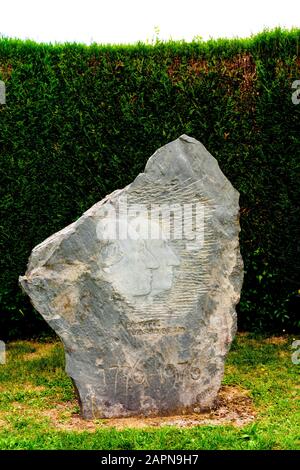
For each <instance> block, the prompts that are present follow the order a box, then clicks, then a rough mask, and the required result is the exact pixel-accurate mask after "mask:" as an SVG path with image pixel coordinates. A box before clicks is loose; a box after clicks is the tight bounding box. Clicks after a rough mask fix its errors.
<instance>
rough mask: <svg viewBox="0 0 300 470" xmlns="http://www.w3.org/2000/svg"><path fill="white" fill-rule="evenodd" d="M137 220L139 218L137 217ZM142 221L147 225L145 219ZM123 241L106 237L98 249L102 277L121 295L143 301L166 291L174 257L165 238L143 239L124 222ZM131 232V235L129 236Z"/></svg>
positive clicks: (175, 263) (176, 260)
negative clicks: (125, 233)
mask: <svg viewBox="0 0 300 470" xmlns="http://www.w3.org/2000/svg"><path fill="white" fill-rule="evenodd" d="M140 222H141V220H140ZM142 222H144V224H148V223H149V221H148V219H146V218H145V219H144V220H143V221H142ZM128 226H129V227H128V234H129V236H130V235H131V238H130V237H129V236H128V238H127V239H125V240H120V239H115V240H107V241H106V243H105V244H104V246H103V247H102V249H101V251H100V257H99V264H100V268H101V269H102V271H103V275H104V278H106V279H107V280H108V281H109V282H110V283H111V284H112V285H113V286H114V288H115V290H117V291H118V292H120V293H121V294H122V295H123V296H124V297H125V298H128V299H130V300H131V301H134V302H136V301H138V298H139V297H140V298H142V299H143V300H145V298H146V299H150V298H151V297H153V296H155V295H157V294H159V293H160V292H163V291H165V290H168V289H170V288H171V287H172V283H173V269H174V267H175V266H179V265H180V261H179V258H178V256H177V255H176V254H175V253H174V250H173V249H172V248H171V246H170V245H169V244H168V242H167V240H165V239H145V238H144V237H143V235H142V231H140V232H138V231H136V230H135V232H133V226H132V225H131V224H130V222H129V223H128ZM133 233H134V236H133Z"/></svg>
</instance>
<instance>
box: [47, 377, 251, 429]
mask: <svg viewBox="0 0 300 470" xmlns="http://www.w3.org/2000/svg"><path fill="white" fill-rule="evenodd" d="M72 409H73V410H74V403H69V404H59V405H58V406H57V407H56V408H55V409H49V410H45V411H43V412H42V414H43V416H47V417H48V418H49V419H50V422H51V424H52V425H53V426H54V427H55V428H58V429H64V430H72V431H76V430H78V431H83V430H86V431H95V430H96V429H99V428H109V427H113V428H116V429H118V430H122V429H125V428H137V429H141V428H146V427H161V426H175V427H180V428H182V427H191V426H199V425H216V426H218V425H219V426H220V425H226V424H231V425H234V426H239V427H241V426H245V425H246V424H249V423H251V422H252V421H254V419H255V416H256V412H255V409H254V407H253V403H252V400H251V398H250V397H249V395H248V392H247V391H246V390H243V389H241V388H239V387H229V386H223V387H222V388H221V390H220V392H219V394H218V398H217V402H216V406H215V407H214V409H212V410H210V411H208V412H204V413H192V414H186V415H174V416H165V417H161V416H159V417H131V418H109V419H97V420H84V419H82V418H81V417H80V415H79V414H78V413H74V411H72Z"/></svg>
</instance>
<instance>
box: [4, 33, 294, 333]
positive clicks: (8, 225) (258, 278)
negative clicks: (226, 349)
mask: <svg viewBox="0 0 300 470" xmlns="http://www.w3.org/2000/svg"><path fill="white" fill-rule="evenodd" d="M299 45H300V30H292V31H282V30H279V29H276V30H274V31H271V32H264V33H261V34H259V35H257V36H254V37H252V38H250V39H245V40H216V41H215V40H211V41H208V42H201V41H194V42H192V43H185V42H168V43H162V42H160V41H157V42H156V43H155V44H152V45H147V44H141V43H138V44H136V45H130V46H100V45H91V46H84V45H80V44H64V45H45V44H36V43H34V42H31V41H19V40H11V39H5V38H2V39H0V80H2V81H4V82H5V85H6V104H5V105H0V185H1V188H0V191H1V201H0V213H1V223H0V246H1V259H0V264H1V267H0V271H1V274H0V275H1V278H0V304H1V305H0V336H1V337H2V338H5V337H7V336H8V335H10V336H15V335H18V334H20V333H21V332H22V334H23V335H24V334H26V335H27V334H33V333H36V332H41V331H45V328H46V326H45V323H44V322H43V320H42V319H41V318H40V316H39V315H38V314H37V313H36V312H34V310H33V308H32V307H31V306H30V303H29V301H28V299H27V298H26V296H25V295H24V294H22V292H21V290H20V288H19V287H18V276H19V274H23V273H24V272H25V269H26V263H27V259H28V256H29V254H30V252H31V250H32V248H33V247H34V246H35V245H36V244H37V243H39V242H41V241H42V240H43V239H44V238H45V237H47V236H49V235H50V234H52V233H53V232H55V231H57V230H59V229H61V228H63V227H64V226H65V225H67V224H69V223H71V222H72V221H74V220H75V219H76V218H77V217H78V216H80V215H81V213H82V212H83V211H84V210H86V209H87V208H89V207H90V206H91V205H92V204H93V203H95V202H96V201H98V200H100V199H101V198H102V197H104V196H105V195H106V194H107V193H109V192H111V191H113V190H114V189H116V188H121V187H123V186H124V185H126V184H128V183H129V182H131V181H132V179H133V178H134V177H135V176H136V175H137V174H138V173H139V172H141V171H143V168H144V165H145V162H146V161H147V159H148V158H149V156H150V155H151V154H152V153H153V152H154V151H155V150H156V148H157V147H159V146H161V145H163V144H165V143H167V142H168V141H170V140H173V139H175V138H177V137H178V136H179V135H181V134H183V133H186V134H189V135H191V136H193V137H195V138H196V139H199V140H200V141H202V142H203V144H204V145H205V146H206V148H207V149H208V150H209V151H210V152H211V153H212V154H213V155H214V156H215V157H216V158H217V160H218V162H219V164H220V167H221V169H222V171H223V172H224V173H225V175H226V176H227V177H228V178H229V179H230V181H231V182H232V183H233V185H234V186H235V187H236V188H237V189H238V191H239V192H240V204H241V227H242V231H241V249H242V255H243V258H244V263H245V282H244V287H243V293H242V298H241V302H240V305H239V322H240V328H247V329H268V330H270V329H273V330H276V329H291V328H295V327H296V326H297V324H298V326H299V319H297V317H296V314H297V309H298V308H299V304H297V299H298V297H297V292H298V289H299V288H300V281H299V279H300V276H299V271H300V263H299V254H300V253H299V245H297V244H298V242H299V238H300V236H299V235H300V234H299V216H300V209H299V200H300V188H299V176H300V175H299V162H300V158H299V157H300V132H299V131H300V104H299V105H298V106H297V104H293V102H292V93H293V90H292V84H293V82H294V81H295V80H300V52H299Z"/></svg>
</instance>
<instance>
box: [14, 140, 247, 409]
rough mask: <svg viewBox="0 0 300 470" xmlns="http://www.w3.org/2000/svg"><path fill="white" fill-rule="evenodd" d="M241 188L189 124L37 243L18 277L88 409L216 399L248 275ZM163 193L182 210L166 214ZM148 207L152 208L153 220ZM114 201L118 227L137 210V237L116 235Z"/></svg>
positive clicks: (194, 405) (193, 404)
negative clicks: (139, 168)
mask: <svg viewBox="0 0 300 470" xmlns="http://www.w3.org/2000/svg"><path fill="white" fill-rule="evenodd" d="M238 199H239V194H238V192H237V191H236V190H235V189H234V188H233V187H232V185H231V183H230V182H229V181H228V180H227V178H226V177H225V176H224V175H223V173H222V172H221V170H220V168H219V166H218V163H217V161H216V160H215V158H214V157H212V155H210V153H209V152H208V151H207V150H206V149H205V147H204V146H203V145H202V144H201V143H200V142H198V141H197V140H195V139H193V138H191V137H188V136H186V135H182V136H181V137H179V138H178V139H177V140H175V141H173V142H171V143H169V144H167V145H165V146H164V147H162V148H160V149H159V150H157V151H156V152H155V153H154V154H153V155H152V157H151V158H150V159H149V161H148V162H147V165H146V168H145V172H144V173H142V174H139V175H138V176H137V178H136V179H135V180H134V181H133V183H131V184H130V185H128V186H127V187H125V188H124V189H122V190H117V191H114V192H113V193H112V194H110V195H109V196H107V197H106V198H105V199H103V200H102V201H100V202H98V203H97V204H95V205H94V206H93V207H91V208H90V209H89V210H88V211H87V212H85V213H84V214H83V215H82V217H80V218H79V219H78V220H77V221H76V222H74V223H73V224H71V225H69V226H68V227H66V228H64V229H63V230H61V231H60V232H58V233H56V234H54V235H52V236H51V237H49V238H48V239H47V240H45V241H44V242H42V243H41V244H40V245H38V246H36V247H35V248H34V250H33V251H32V254H31V257H30V259H29V264H28V269H27V272H26V274H25V276H22V277H20V284H21V285H22V287H23V289H24V290H25V291H26V292H27V293H28V295H29V296H30V298H31V301H32V303H33V305H34V307H35V308H36V309H37V310H38V311H39V312H40V313H41V315H42V316H43V317H44V318H45V320H46V321H47V322H48V323H49V324H50V326H51V327H52V328H53V329H54V330H55V332H56V333H57V334H58V335H59V337H60V338H61V340H62V342H63V344H64V347H65V353H66V371H67V373H68V374H69V376H70V377H71V378H72V380H73V383H74V385H75V388H76V390H77V392H78V396H79V400H80V404H81V408H82V413H83V416H84V417H85V418H93V417H118V416H132V415H139V414H141V415H156V414H157V415H166V414H169V413H174V412H177V413H178V412H179V413H183V412H187V411H198V410H200V409H204V408H208V407H211V406H212V405H213V403H214V400H215V398H216V395H217V392H218V390H219V388H220V385H221V380H222V376H223V370H224V361H225V357H226V354H227V352H228V349H229V347H230V344H231V342H232V339H233V337H234V335H235V332H236V312H235V305H236V303H237V302H238V300H239V296H240V290H241V285H242V278H243V263H242V259H241V256H240V251H239V231H240V228H239V220H238V216H239V204H238ZM124 200H126V202H127V207H129V208H130V210H131V213H130V216H129V217H127V218H126V214H125V215H124V213H123V212H122V210H123V209H120V207H123V206H121V203H123V202H124ZM137 204H140V207H137V206H134V205H137ZM142 204H144V206H141V205H142ZM162 204H164V205H165V206H163V207H168V205H169V206H170V205H171V206H172V208H173V209H174V208H175V209H176V207H177V209H178V210H177V209H176V210H175V209H174V210H173V212H172V211H171V217H167V215H168V214H167V212H162V215H161V216H159V211H160V210H161V207H162ZM174 204H177V206H175V205H174ZM159 205H160V206H159ZM145 207H146V209H150V207H152V209H154V210H153V211H152V213H151V221H150V223H149V224H148V225H147V223H148V222H149V212H147V211H145ZM191 207H193V209H189V208H191ZM195 207H196V208H199V207H200V208H201V207H202V209H203V210H202V212H201V211H199V213H198V212H197V211H196V209H195ZM182 208H185V212H184V219H183V216H182V213H181V212H180V210H181V209H182ZM112 210H115V211H119V212H117V218H118V220H119V230H120V231H121V230H122V229H123V228H124V226H126V221H129V228H130V236H129V237H128V236H127V238H126V237H123V238H122V236H121V237H120V236H119V239H113V238H112V234H113V229H112V227H113V222H114V220H113V218H112V215H111V214H113V212H111V211H112ZM189 210H190V212H189ZM197 210H198V209H197ZM195 213H197V214H198V215H195ZM156 215H157V218H155V216H156ZM197 217H198V219H197ZM183 220H184V223H183V227H184V233H183V236H182V230H181V226H180V222H182V221H183ZM168 223H170V232H168ZM187 226H188V227H189V230H185V228H186V227H187ZM126 227H127V226H126ZM145 227H147V228H148V230H150V231H151V237H152V238H151V237H150V238H149V233H147V235H148V236H145V233H146V232H145ZM149 227H150V229H149ZM158 227H161V229H162V235H161V236H156V239H153V233H154V232H155V230H157V229H158ZM123 233H124V232H123ZM120 238H121V239H120Z"/></svg>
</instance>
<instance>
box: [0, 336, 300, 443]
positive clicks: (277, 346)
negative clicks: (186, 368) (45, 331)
mask: <svg viewBox="0 0 300 470" xmlns="http://www.w3.org/2000/svg"><path fill="white" fill-rule="evenodd" d="M293 339H294V338H293V337H291V336H284V337H280V338H276V337H273V338H263V337H254V336H253V335H250V334H243V335H238V336H237V338H236V340H235V341H234V344H233V346H232V349H231V352H230V354H229V356H228V360H227V363H226V372H225V377H224V382H223V383H224V385H226V386H227V387H237V386H238V387H239V388H241V389H242V390H248V392H249V396H250V397H251V399H252V401H253V407H254V408H255V410H256V417H255V420H254V421H253V422H252V423H251V424H248V425H246V426H243V427H237V426H234V425H224V424H223V425H209V426H208V425H199V426H194V427H188V428H176V427H174V426H163V427H157V428H154V427H149V428H143V429H135V428H128V429H126V428H125V429H123V430H117V429H115V428H114V427H110V426H109V425H108V424H107V420H97V421H96V422H94V423H86V422H82V421H81V420H80V419H79V418H78V417H76V416H77V414H78V411H79V409H78V405H77V402H76V399H75V397H74V392H73V388H72V384H71V381H70V379H69V378H68V377H67V376H66V374H65V372H64V355H63V349H62V346H61V344H60V343H58V342H48V343H37V342H29V341H18V342H14V343H10V344H9V345H8V351H7V363H6V365H0V449H122V450H123V449H300V429H299V428H300V426H299V423H300V407H299V391H300V381H299V370H300V365H295V364H293V363H292V361H291V353H292V349H291V343H292V341H293ZM75 417H76V418H75ZM74 419H75V424H74Z"/></svg>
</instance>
